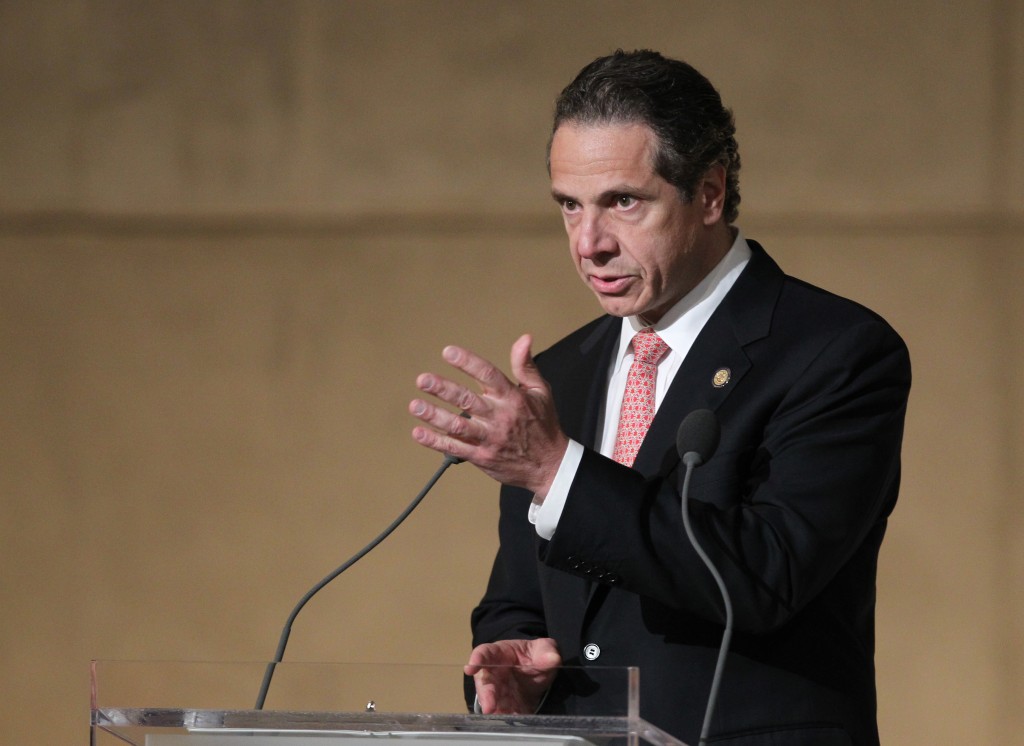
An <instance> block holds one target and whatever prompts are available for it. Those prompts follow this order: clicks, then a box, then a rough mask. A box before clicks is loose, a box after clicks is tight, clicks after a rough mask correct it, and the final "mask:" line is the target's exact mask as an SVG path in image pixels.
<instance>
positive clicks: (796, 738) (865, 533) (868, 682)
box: [473, 242, 910, 746]
mask: <svg viewBox="0 0 1024 746" xmlns="http://www.w3.org/2000/svg"><path fill="white" fill-rule="evenodd" d="M750 243H751V248H752V249H753V256H752V258H751V260H750V263H749V264H748V265H747V267H746V269H745V270H744V271H743V273H742V274H741V276H740V277H739V279H738V280H737V282H736V283H735V285H734V286H733V288H732V289H731V290H730V292H729V293H728V295H727V296H726V297H725V299H724V300H723V302H722V304H721V305H720V306H719V308H718V309H717V310H716V311H715V313H714V314H713V315H712V316H711V318H710V319H709V321H708V322H707V324H706V326H705V327H704V329H703V330H702V331H701V333H700V335H699V336H698V337H697V339H696V341H695V343H694V345H693V347H692V349H691V350H690V352H689V353H688V354H687V356H686V359H685V360H684V362H683V363H682V366H681V367H680V369H679V372H678V373H677V375H676V378H675V380H674V382H673V383H672V386H671V388H670V390H669V391H668V393H667V395H666V397H665V399H664V401H663V403H662V405H661V407H660V408H659V410H658V413H657V416H656V417H655V419H654V422H653V424H652V426H651V429H650V431H649V432H648V435H647V438H646V439H645V441H644V444H643V446H642V448H641V450H640V452H639V454H638V456H637V460H636V463H635V464H634V467H633V468H627V467H624V466H622V465H620V464H616V463H614V462H612V461H611V460H610V459H607V458H605V457H603V456H601V455H600V454H598V453H597V452H595V451H594V450H592V447H593V445H594V442H595V437H596V430H597V424H598V422H597V421H598V417H599V411H600V409H601V406H602V401H603V397H604V394H605V389H606V378H607V372H608V369H609V365H610V359H611V355H612V354H613V351H614V350H615V346H616V342H617V339H618V334H619V329H620V326H619V325H620V323H621V322H620V320H619V319H617V318H612V317H609V316H605V317H602V318H600V319H597V320H596V321H594V322H592V323H590V324H588V325H587V326H585V327H583V328H582V329H579V330H578V331H576V332H574V333H573V334H570V335H569V336H568V337H566V338H565V339H563V340H562V341H560V342H558V343H557V344H555V345H554V346H553V347H551V348H550V349H549V350H547V351H545V352H544V353H542V354H541V355H539V356H538V357H537V363H538V365H539V366H540V369H541V371H542V373H543V374H544V376H545V377H546V378H547V380H548V381H549V382H550V383H551V385H552V388H553V391H554V397H555V401H556V404H557V407H558V413H559V417H560V419H561V424H562V427H563V428H564V429H565V431H566V433H567V434H568V435H569V436H570V437H572V438H574V439H576V440H578V441H579V442H581V443H582V444H583V445H584V446H586V447H587V450H586V452H585V455H584V457H583V461H582V463H581V465H580V468H579V471H578V472H577V476H576V478H575V480H574V482H573V484H572V487H571V489H570V493H569V496H568V499H567V502H566V505H565V509H564V512H563V513H562V517H561V519H560V522H559V525H558V529H557V531H556V533H555V535H554V537H553V538H552V540H551V541H550V542H548V541H543V540H541V539H539V538H538V537H537V535H536V532H535V531H534V528H533V526H532V525H531V524H530V523H529V522H528V520H527V517H526V512H527V509H528V505H529V503H530V501H531V499H532V495H530V494H529V493H527V492H525V491H523V490H520V489H515V488H510V487H503V488H502V492H501V518H500V524H499V534H500V549H499V551H498V555H497V558H496V560H495V564H494V569H493V572H492V575H491V579H490V582H489V584H488V588H487V592H486V594H485V596H484V598H483V600H482V601H481V603H480V605H479V606H478V607H477V608H476V610H475V611H474V613H473V631H474V644H479V643H482V642H490V641H494V640H499V639H509V638H530V637H539V636H550V637H553V638H555V639H556V640H557V642H558V645H559V649H560V650H561V652H562V656H563V659H564V661H565V663H566V665H570V666H583V667H584V673H583V674H582V675H575V676H572V675H570V676H563V677H562V678H561V679H560V680H559V682H558V683H557V685H556V686H555V687H554V688H553V690H552V692H551V694H550V696H549V697H548V700H547V703H546V705H545V706H546V707H547V708H548V709H549V710H551V711H561V712H570V713H586V712H594V711H597V710H600V709H601V708H602V707H604V706H606V705H607V703H608V702H609V701H610V700H611V699H614V698H615V697H618V696H621V692H616V691H614V689H615V687H614V686H610V685H601V686H599V685H596V684H595V682H594V681H593V680H588V676H587V675H586V674H585V671H586V668H585V667H587V666H638V667H639V668H640V683H641V698H640V711H641V715H642V716H643V717H644V718H645V719H647V720H649V721H650V722H652V723H654V724H655V725H657V726H660V727H661V728H663V729H665V730H667V731H669V732H670V733H672V734H674V735H676V736H677V737H678V738H680V739H682V740H684V741H686V742H688V743H691V744H696V743H697V740H698V735H699V732H700V726H701V722H702V720H703V716H704V709H705V705H706V701H707V696H708V690H709V686H710V682H711V677H712V672H713V669H714V665H715V660H716V658H717V648H718V644H719V641H720V638H721V633H722V622H723V620H724V612H723V606H722V603H721V600H720V597H719V592H718V589H717V586H716V585H715V583H714V580H713V579H712V577H711V575H710V573H709V572H708V570H707V569H706V567H705V566H704V565H703V563H702V562H701V561H700V559H699V557H698V556H697V555H696V554H695V552H694V551H693V549H692V548H691V547H690V545H689V543H688V542H687V540H686V535H685V532H684V529H683V524H682V518H681V511H680V500H679V493H680V487H681V483H682V474H683V468H681V465H680V460H679V456H678V455H677V453H676V448H675V436H676V431H677V428H678V426H679V423H680V422H681V421H682V419H683V418H684V417H685V415H686V414H687V413H689V412H691V411H692V410H695V409H700V408H709V409H712V410H714V411H715V412H716V413H717V415H718V418H719V421H720V423H721V428H722V438H721V443H720V445H719V447H718V450H717V452H716V453H715V455H714V456H713V457H712V458H711V459H710V461H708V463H707V464H705V465H704V466H701V467H700V468H699V469H697V470H696V471H695V472H694V475H693V478H692V484H691V491H690V495H691V500H690V514H691V517H692V518H691V519H692V523H693V528H694V531H695V533H696V535H697V537H698V539H699V541H700V542H701V544H702V546H703V547H704V549H705V551H707V553H708V554H709V555H710V557H711V558H712V560H713V561H714V562H715V564H716V565H717V567H718V568H719V571H720V572H721V573H722V575H723V578H724V580H725V583H726V586H727V587H728V589H729V592H730V594H731V598H732V604H733V610H734V614H735V625H736V632H735V633H734V637H733V643H732V650H731V653H730V655H729V658H728V661H727V663H726V668H725V674H724V679H723V682H722V688H721V692H720V695H719V701H718V708H717V710H716V717H715V718H714V720H713V722H712V726H711V729H710V735H711V740H713V741H719V740H720V742H721V743H728V744H730V745H735V746H739V745H740V744H744V745H746V744H749V745H753V744H783V743H784V744H804V743H807V744H816V745H818V746H822V745H826V746H827V745H828V744H849V743H852V744H876V743H877V742H878V733H877V727H876V718H875V709H876V708H875V683H874V606H875V570H876V562H877V558H878V550H879V546H880V544H881V542H882V536H883V533H884V531H885V525H886V518H887V516H888V515H889V513H890V511H891V510H892V508H893V505H894V503H895V501H896V495H897V490H898V486H899V478H900V444H901V440H902V434H903V420H904V414H905V411H906V402H907V395H908V392H909V388H910V363H909V357H908V354H907V350H906V347H905V345H904V344H903V341H902V340H901V339H900V338H899V336H898V335H897V334H896V333H895V332H894V331H893V330H892V329H891V327H889V325H888V324H886V323H885V321H884V320H883V319H881V318H880V317H879V316H877V315H876V314H874V313H872V312H871V311H869V310H867V309H865V308H863V307H862V306H859V305H857V304H855V303H853V302H851V301H848V300H845V299H842V298H839V297H837V296H835V295H832V294H830V293H827V292H825V291H823V290H820V289H818V288H815V287H812V286H810V285H808V284H806V283H803V282H801V281H799V280H795V279H793V278H790V277H788V276H785V275H784V274H783V273H782V271H781V270H780V269H779V267H778V266H777V265H776V264H775V262H774V261H772V260H771V259H770V258H769V257H768V255H767V254H766V253H765V252H764V250H763V249H762V248H761V247H760V246H758V245H757V244H754V243H753V242H750ZM719 371H727V374H724V375H727V377H728V381H727V382H726V383H725V384H724V385H721V386H716V385H715V383H714V380H715V378H716V373H717V372H719ZM724 375H720V376H719V377H718V378H719V382H720V379H721V378H722V377H724ZM589 644H595V645H597V646H598V647H599V648H600V656H599V657H598V658H597V659H596V660H593V661H590V660H587V657H586V656H585V655H584V654H583V649H584V647H585V646H587V645H589ZM619 714H624V713H619Z"/></svg>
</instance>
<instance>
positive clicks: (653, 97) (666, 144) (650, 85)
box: [548, 49, 740, 223]
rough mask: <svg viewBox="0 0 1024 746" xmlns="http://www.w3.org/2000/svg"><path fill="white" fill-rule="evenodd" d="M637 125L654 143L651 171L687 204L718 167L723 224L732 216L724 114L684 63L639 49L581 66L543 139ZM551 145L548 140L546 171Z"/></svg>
mask: <svg viewBox="0 0 1024 746" xmlns="http://www.w3.org/2000/svg"><path fill="white" fill-rule="evenodd" d="M566 122H572V123H575V124H582V125H599V124H645V125H647V126H648V127H650V128H651V130H652V131H653V132H654V134H655V135H656V136H657V138H658V147H657V150H656V152H655V156H654V164H653V165H654V170H655V172H656V173H657V174H658V175H659V176H661V177H662V178H663V179H665V181H667V182H669V183H670V184H672V185H673V186H675V187H676V189H678V190H679V193H680V194H681V195H682V197H683V199H685V200H687V201H691V200H692V199H693V197H694V193H695V190H696V188H697V184H698V183H699V182H700V180H701V178H702V177H703V176H704V175H705V174H706V173H707V171H708V169H709V168H711V167H712V166H714V165H715V164H716V163H717V164H721V165H722V167H723V168H725V202H724V204H723V206H722V213H723V217H724V218H725V221H726V223H733V222H734V221H735V220H736V217H737V216H738V215H739V204H740V184H739V172H740V152H739V146H738V145H737V144H736V138H735V137H734V135H735V133H736V125H735V123H734V122H733V116H732V112H731V111H730V110H729V109H726V108H725V107H724V106H723V105H722V98H721V96H719V94H718V91H717V90H715V87H714V86H713V85H711V83H710V81H708V79H707V78H705V77H704V76H703V75H701V74H700V73H699V72H698V71H697V70H695V69H694V68H693V67H691V66H690V65H688V64H686V63H685V62H682V61H680V60H673V59H669V58H667V57H663V56H662V55H660V54H659V53H657V52H652V51H650V50H647V49H641V50H637V51H635V52H624V51H622V50H621V49H620V50H618V51H616V52H615V53H614V54H611V55H608V56H607V57H599V58H597V59H596V60H594V61H593V62H591V63H590V64H589V65H587V66H586V67H584V68H583V69H582V70H581V71H580V72H579V74H578V75H577V76H576V79H575V80H573V81H572V82H571V83H570V84H569V85H568V86H566V88H565V89H564V90H563V91H562V92H561V94H559V96H558V99H557V100H556V101H555V118H554V124H553V126H552V128H551V136H552V137H554V134H555V131H556V130H558V128H559V127H560V126H561V125H562V124H564V123H566ZM550 160H551V140H548V168H549V170H550V165H551V163H550Z"/></svg>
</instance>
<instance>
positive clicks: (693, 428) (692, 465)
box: [676, 409, 732, 746]
mask: <svg viewBox="0 0 1024 746" xmlns="http://www.w3.org/2000/svg"><path fill="white" fill-rule="evenodd" d="M721 434H722V431H721V427H720V426H719V424H718V417H716V416H715V413H714V412H712V411H711V410H710V409H697V410H694V411H693V412H690V414H688V415H686V417H685V418H683V422H682V424H681V425H680V426H679V431H678V432H677V433H676V450H677V451H678V452H679V458H681V459H682V460H683V464H685V465H686V476H685V477H684V478H683V490H682V505H681V507H682V513H683V528H685V529H686V537H687V538H688V539H689V540H690V545H691V546H692V547H693V550H694V551H695V552H696V553H697V555H698V556H699V557H700V558H701V560H702V561H703V562H704V564H705V565H706V566H707V568H708V570H709V571H710V572H711V575H712V577H714V579H715V583H717V584H718V591H719V593H721V594H722V603H723V604H724V605H725V630H724V631H723V632H722V643H721V645H720V646H719V648H718V662H717V663H716V664H715V675H714V676H713V677H712V679H711V691H710V693H709V694H708V704H707V709H706V710H705V711H704V724H703V726H702V727H701V731H700V742H699V746H705V744H706V743H707V739H708V729H709V728H710V727H711V716H712V714H714V711H715V704H716V702H717V701H718V688H719V685H720V684H721V683H722V671H723V669H724V668H725V656H726V654H727V653H728V652H729V641H730V640H731V639H732V601H731V599H730V598H729V591H728V590H727V589H726V587H725V581H723V580H722V576H721V574H720V573H719V572H718V568H716V567H715V564H714V563H713V562H712V561H711V558H710V557H708V555H707V554H706V553H705V552H704V550H703V549H702V548H701V546H700V542H698V541H697V537H696V536H695V535H694V533H693V528H692V527H691V526H690V511H689V510H688V500H689V494H690V476H691V475H692V474H693V470H694V469H696V468H697V467H698V466H700V465H701V464H704V463H707V462H708V460H710V458H711V457H712V456H713V455H715V449H717V448H718V441H719V439H720V437H721Z"/></svg>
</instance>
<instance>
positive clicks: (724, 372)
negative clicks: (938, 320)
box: [711, 368, 732, 389]
mask: <svg viewBox="0 0 1024 746" xmlns="http://www.w3.org/2000/svg"><path fill="white" fill-rule="evenodd" d="M731 377H732V371H731V370H729V369H728V368H719V369H718V370H716V371H715V375H714V377H713V378H712V379H711V383H712V384H713V385H714V387H715V388H716V389H720V388H722V387H723V386H724V385H725V384H727V383H729V379H730V378H731Z"/></svg>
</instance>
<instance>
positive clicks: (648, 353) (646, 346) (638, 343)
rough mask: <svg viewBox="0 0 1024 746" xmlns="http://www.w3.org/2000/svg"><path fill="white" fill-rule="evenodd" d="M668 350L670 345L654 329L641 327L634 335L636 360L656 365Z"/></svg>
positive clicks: (634, 356) (634, 357) (634, 355)
mask: <svg viewBox="0 0 1024 746" xmlns="http://www.w3.org/2000/svg"><path fill="white" fill-rule="evenodd" d="M666 352H668V345H667V344H665V340H663V339H662V338H661V337H659V336H658V335H657V334H656V333H655V331H654V330H653V329H649V328H648V329H641V330H640V331H638V332H637V333H636V334H635V335H634V336H633V359H634V360H635V361H636V362H640V363H648V364H650V365H654V364H655V363H657V362H658V361H659V360H661V358H662V356H663V355H664V354H665V353H666Z"/></svg>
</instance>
